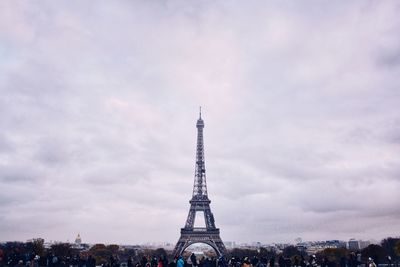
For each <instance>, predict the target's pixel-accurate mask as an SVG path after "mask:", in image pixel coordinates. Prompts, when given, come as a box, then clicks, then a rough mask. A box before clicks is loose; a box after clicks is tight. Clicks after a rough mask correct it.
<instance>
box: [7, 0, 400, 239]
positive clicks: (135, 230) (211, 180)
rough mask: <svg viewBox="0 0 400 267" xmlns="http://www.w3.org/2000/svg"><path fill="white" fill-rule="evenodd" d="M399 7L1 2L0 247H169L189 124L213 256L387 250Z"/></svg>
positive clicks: (398, 177)
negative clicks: (324, 245)
mask: <svg viewBox="0 0 400 267" xmlns="http://www.w3.org/2000/svg"><path fill="white" fill-rule="evenodd" d="M399 13H400V3H399V1H114V2H110V1H85V2H82V1H57V2H55V1H2V2H1V3H0V190H1V193H0V241H6V240H22V241H24V240H26V239H29V238H32V237H43V238H45V239H46V240H61V241H67V240H70V241H71V240H74V238H75V236H76V235H77V233H78V232H79V233H81V236H82V238H83V241H84V242H91V243H94V242H107V243H111V242H115V243H125V244H126V243H128V244H136V243H143V242H147V241H169V242H176V241H177V239H178V237H179V229H180V227H183V225H184V223H185V220H186V216H187V213H188V210H189V203H188V201H189V199H190V197H191V193H192V187H193V176H194V165H195V164H194V163H195V142H196V128H195V123H196V120H197V118H198V107H199V106H200V105H201V106H202V107H203V118H204V120H205V129H204V131H205V133H204V134H205V137H204V139H205V140H204V141H205V153H206V167H207V183H208V192H209V196H210V199H211V200H212V203H211V208H212V210H213V213H214V215H215V219H216V224H217V227H219V228H221V237H222V238H223V240H226V241H237V242H251V241H261V242H266V243H272V242H292V241H293V240H294V239H295V238H297V237H301V238H303V240H325V239H344V240H347V239H349V238H352V237H355V238H361V239H370V238H373V239H377V240H380V239H381V238H384V237H387V236H398V235H399V234H400V224H399V221H400V205H399V202H400V194H399V192H400V191H399V190H400V154H399V149H400V112H399V111H400V88H399V86H400V17H399V15H398V14H399Z"/></svg>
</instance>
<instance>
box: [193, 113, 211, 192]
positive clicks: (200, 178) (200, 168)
mask: <svg viewBox="0 0 400 267" xmlns="http://www.w3.org/2000/svg"><path fill="white" fill-rule="evenodd" d="M199 115H200V117H199V119H198V120H197V123H196V128H197V146H196V167H195V174H194V185H193V197H192V199H207V198H208V197H207V184H206V167H205V161H204V140H203V128H204V121H203V119H202V118H201V107H200V114H199Z"/></svg>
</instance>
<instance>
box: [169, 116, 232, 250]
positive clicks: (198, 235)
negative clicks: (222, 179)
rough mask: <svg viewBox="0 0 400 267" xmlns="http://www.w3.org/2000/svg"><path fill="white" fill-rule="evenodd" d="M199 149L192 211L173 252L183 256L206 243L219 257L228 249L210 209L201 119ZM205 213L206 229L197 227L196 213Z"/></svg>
mask: <svg viewBox="0 0 400 267" xmlns="http://www.w3.org/2000/svg"><path fill="white" fill-rule="evenodd" d="M196 127H197V147H196V167H195V175H194V185H193V195H192V199H191V200H190V201H189V203H190V209H189V214H188V217H187V219H186V224H185V227H184V228H181V236H180V238H179V240H178V242H177V243H176V246H175V249H174V251H173V255H174V256H178V255H181V254H182V252H183V251H184V250H185V249H186V248H187V247H188V246H190V245H191V244H194V243H205V244H208V245H210V246H211V247H212V248H213V249H214V250H215V252H216V253H217V255H221V254H225V252H226V248H225V245H224V243H223V242H222V240H221V237H220V235H219V229H218V228H216V227H215V221H214V215H213V213H212V212H211V209H210V203H211V200H210V199H209V198H208V194H207V184H206V168H205V160H204V141H203V128H204V121H203V119H202V118H201V110H200V117H199V119H198V120H197V123H196ZM197 212H203V214H204V220H205V227H195V226H194V222H195V219H196V213H197Z"/></svg>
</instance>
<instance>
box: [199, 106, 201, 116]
mask: <svg viewBox="0 0 400 267" xmlns="http://www.w3.org/2000/svg"><path fill="white" fill-rule="evenodd" d="M199 119H201V106H200V112H199Z"/></svg>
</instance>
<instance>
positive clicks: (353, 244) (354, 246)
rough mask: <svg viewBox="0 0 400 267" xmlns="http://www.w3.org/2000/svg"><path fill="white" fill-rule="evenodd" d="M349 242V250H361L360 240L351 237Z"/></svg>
mask: <svg viewBox="0 0 400 267" xmlns="http://www.w3.org/2000/svg"><path fill="white" fill-rule="evenodd" d="M347 244H348V245H347V247H348V248H349V250H360V241H358V240H355V239H354V238H352V239H350V240H349V242H348V243H347Z"/></svg>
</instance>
